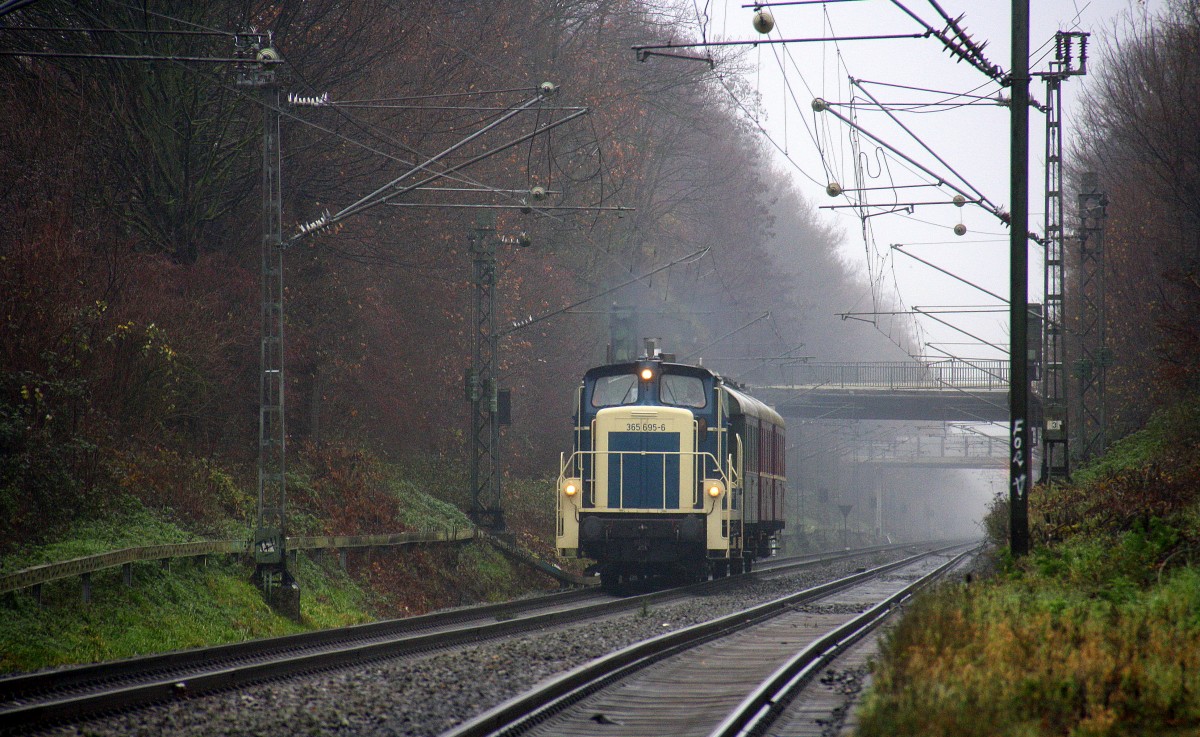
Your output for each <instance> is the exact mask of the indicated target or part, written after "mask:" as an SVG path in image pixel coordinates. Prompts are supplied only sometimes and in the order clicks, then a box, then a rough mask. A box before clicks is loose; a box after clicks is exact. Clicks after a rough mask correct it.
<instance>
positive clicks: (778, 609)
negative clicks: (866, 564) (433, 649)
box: [444, 549, 957, 737]
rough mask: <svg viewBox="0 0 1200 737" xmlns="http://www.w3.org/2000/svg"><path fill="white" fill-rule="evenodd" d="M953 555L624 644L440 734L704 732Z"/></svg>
mask: <svg viewBox="0 0 1200 737" xmlns="http://www.w3.org/2000/svg"><path fill="white" fill-rule="evenodd" d="M956 552H957V551H956ZM953 557H954V555H953V554H952V553H951V551H950V550H947V549H943V550H940V551H935V552H933V553H927V554H921V555H917V556H913V557H911V558H909V559H906V560H905V561H902V562H901V563H899V564H888V565H885V566H880V567H878V568H876V569H872V570H870V571H863V572H860V573H857V574H855V575H853V576H849V577H847V578H845V579H841V580H840V581H839V582H833V583H830V584H824V585H822V586H818V587H814V588H812V589H808V590H807V591H805V592H800V593H798V594H793V595H791V596H788V597H783V598H782V599H779V600H776V601H775V602H770V603H768V604H764V605H760V606H758V607H752V608H750V609H747V610H746V611H744V612H741V613H738V614H734V615H730V616H728V617H722V618H720V619H719V620H714V621H713V622H709V623H705V624H703V625H697V626H695V627H691V628H688V630H681V631H678V632H674V633H670V634H668V635H664V636H662V637H659V638H654V640H652V641H646V642H643V643H640V644H638V645H634V646H632V647H630V648H626V649H625V650H623V651H620V652H618V653H614V654H612V655H610V656H607V657H606V658H602V659H600V660H599V661H595V662H593V663H591V664H588V665H587V666H584V667H581V668H577V669H575V670H574V671H572V672H570V673H567V674H565V675H563V676H561V677H559V678H555V679H552V680H551V681H549V682H547V683H544V684H543V685H542V687H540V688H539V689H536V690H535V691H532V692H529V693H527V694H524V695H522V696H518V697H516V698H514V699H512V700H510V701H509V702H506V703H505V704H502V705H500V706H498V707H496V708H495V709H493V710H491V711H489V712H486V713H484V714H482V715H479V716H477V717H476V718H474V719H472V720H470V721H468V722H466V723H465V724H463V725H461V726H459V727H458V728H456V729H454V730H451V731H449V732H446V733H445V735H444V737H484V736H485V735H489V736H490V735H518V734H520V735H539V736H547V737H548V736H551V735H552V736H554V737H574V736H576V735H578V736H580V737H583V736H584V735H586V736H588V737H593V736H594V735H596V734H604V735H613V736H614V737H625V736H630V737H636V736H644V735H648V734H669V735H679V736H683V735H695V736H696V737H709V735H710V734H715V733H716V732H715V730H718V729H720V728H721V726H722V724H723V723H724V722H726V721H727V720H728V719H729V718H730V715H731V714H732V713H735V712H737V711H738V709H739V706H740V705H741V704H742V703H743V702H744V701H746V700H747V698H748V697H749V695H750V694H751V693H752V692H754V691H755V690H756V688H757V687H759V686H760V684H762V683H763V682H764V681H765V680H767V679H769V677H770V676H771V675H772V674H773V673H775V672H776V671H777V670H778V669H779V668H780V667H781V666H783V665H784V664H785V663H787V662H788V661H789V659H791V658H792V657H793V656H794V655H795V654H796V653H797V652H799V651H804V650H805V649H806V648H808V647H809V646H810V645H812V644H813V643H816V642H818V641H821V640H823V639H825V638H828V637H830V633H831V632H833V631H834V630H837V629H838V628H839V627H841V626H842V625H845V624H846V623H847V622H849V621H850V620H853V619H855V618H856V617H857V616H858V615H860V614H862V613H863V612H864V611H867V610H870V609H872V608H873V607H875V606H876V605H879V604H880V603H881V602H883V601H885V600H887V599H889V598H890V597H893V596H894V595H896V594H897V593H898V592H900V591H901V590H902V589H905V588H906V587H909V586H911V585H913V584H914V583H916V582H918V581H919V580H920V579H922V578H924V577H925V576H929V575H930V574H933V573H934V572H935V571H937V570H938V569H939V568H942V567H943V566H946V565H947V564H948V562H949V561H950V560H951V559H952V558H953ZM739 729H740V727H738V726H734V727H733V728H732V731H730V732H729V734H731V735H732V734H739V731H738V730H739Z"/></svg>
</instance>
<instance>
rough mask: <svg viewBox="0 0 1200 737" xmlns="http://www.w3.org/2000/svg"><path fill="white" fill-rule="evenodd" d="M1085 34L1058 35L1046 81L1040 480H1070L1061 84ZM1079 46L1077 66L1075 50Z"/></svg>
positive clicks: (1075, 70)
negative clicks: (1042, 422)
mask: <svg viewBox="0 0 1200 737" xmlns="http://www.w3.org/2000/svg"><path fill="white" fill-rule="evenodd" d="M1087 39H1088V34H1086V33H1078V32H1065V31H1059V32H1058V33H1057V34H1056V35H1055V37H1054V43H1055V55H1054V61H1052V62H1050V71H1049V72H1046V73H1044V74H1042V75H1041V76H1042V77H1043V78H1044V79H1045V81H1046V110H1045V113H1046V178H1045V197H1046V199H1045V212H1046V226H1045V247H1046V257H1045V259H1044V267H1043V268H1044V288H1045V291H1044V295H1045V297H1044V299H1045V305H1044V308H1043V310H1044V312H1043V320H1042V325H1043V328H1042V376H1041V395H1042V405H1043V413H1044V425H1043V427H1042V474H1041V475H1042V480H1048V479H1050V478H1054V477H1058V478H1066V477H1067V476H1069V475H1070V472H1071V468H1070V452H1069V423H1068V419H1069V411H1068V407H1069V404H1070V402H1069V401H1068V396H1067V374H1066V371H1067V366H1068V363H1067V347H1066V324H1067V323H1066V304H1065V283H1066V282H1065V272H1064V265H1065V264H1064V255H1065V254H1064V250H1063V241H1064V239H1063V170H1062V159H1063V152H1062V151H1063V146H1062V83H1063V81H1064V80H1065V79H1066V78H1067V77H1070V76H1075V75H1081V74H1085V73H1086V71H1087ZM1077 41H1078V43H1079V66H1078V67H1075V58H1074V45H1075V43H1076V42H1077Z"/></svg>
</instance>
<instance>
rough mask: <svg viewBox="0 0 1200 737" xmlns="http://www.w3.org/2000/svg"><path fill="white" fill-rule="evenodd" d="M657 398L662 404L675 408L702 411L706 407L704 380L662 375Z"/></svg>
mask: <svg viewBox="0 0 1200 737" xmlns="http://www.w3.org/2000/svg"><path fill="white" fill-rule="evenodd" d="M659 397H660V398H661V399H662V401H663V404H673V405H675V406H676V407H693V408H695V409H703V408H704V407H705V406H707V405H708V394H707V392H705V391H704V380H703V379H701V378H700V377H698V376H679V375H676V374H665V375H663V377H662V381H661V383H660V384H659Z"/></svg>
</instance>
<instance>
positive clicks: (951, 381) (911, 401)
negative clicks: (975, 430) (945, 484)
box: [749, 359, 1009, 423]
mask: <svg viewBox="0 0 1200 737" xmlns="http://www.w3.org/2000/svg"><path fill="white" fill-rule="evenodd" d="M789 370H790V371H791V375H790V376H787V375H785V377H784V380H783V381H781V382H779V383H767V382H763V383H761V384H757V385H753V386H750V387H749V389H750V392H751V393H752V394H753V395H754V396H755V397H757V398H759V399H761V400H762V401H764V402H766V403H767V404H769V405H771V406H773V407H774V408H775V410H776V411H777V412H779V414H781V415H783V417H784V418H787V419H793V418H794V419H808V420H910V421H936V422H975V423H983V422H1002V423H1007V422H1008V383H1009V365H1008V361H1007V360H986V361H960V360H949V359H947V360H945V361H930V362H926V363H917V362H898V361H897V362H883V363H804V364H796V365H794V366H791V367H789Z"/></svg>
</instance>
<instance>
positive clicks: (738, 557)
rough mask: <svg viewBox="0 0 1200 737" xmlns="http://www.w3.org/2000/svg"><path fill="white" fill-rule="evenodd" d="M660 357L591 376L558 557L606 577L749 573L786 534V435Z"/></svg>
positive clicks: (724, 385)
mask: <svg viewBox="0 0 1200 737" xmlns="http://www.w3.org/2000/svg"><path fill="white" fill-rule="evenodd" d="M665 358H666V360H664V356H663V355H661V354H660V355H658V356H654V357H647V358H643V359H640V360H637V361H631V362H626V363H615V364H609V365H606V366H599V367H596V368H593V369H591V370H589V371H588V372H587V373H586V374H585V375H584V377H583V382H582V383H581V384H580V386H579V387H578V389H577V390H576V396H575V430H574V438H573V444H572V450H571V453H570V454H569V455H566V454H564V457H563V458H562V462H561V466H560V473H559V479H558V493H557V500H558V501H557V525H558V527H557V531H556V544H557V546H558V550H559V554H560V555H563V556H577V557H581V558H590V559H592V560H594V561H595V562H596V564H597V569H598V570H599V573H600V576H601V582H602V584H603V585H604V586H605V587H606V588H613V587H616V586H617V585H619V584H620V583H621V582H622V581H624V580H630V579H633V578H644V577H650V576H668V577H671V578H673V579H676V580H701V579H703V578H706V577H708V576H709V575H712V576H713V577H721V576H725V575H728V574H730V573H742V572H744V571H749V570H750V569H751V568H752V566H753V564H754V560H755V559H757V558H763V557H767V556H769V555H771V554H772V553H773V552H774V551H775V550H776V549H777V547H778V545H777V540H778V535H779V533H780V531H781V530H782V529H783V525H784V517H783V505H784V497H785V492H786V478H785V474H784V457H785V448H786V442H785V428H784V423H783V419H782V418H781V417H780V416H779V414H778V413H777V412H775V410H773V409H771V408H770V407H768V406H766V405H765V404H763V403H762V402H760V401H758V400H756V399H754V398H753V397H751V396H749V395H747V394H745V393H744V392H743V391H741V390H740V389H738V388H737V387H735V386H733V385H732V384H731V383H729V382H727V381H726V380H724V379H722V377H721V376H720V375H718V374H715V373H713V372H712V371H709V370H708V369H705V368H703V367H699V366H691V365H686V364H681V363H674V362H673V361H672V360H671V358H670V357H669V356H666V357H665Z"/></svg>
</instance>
